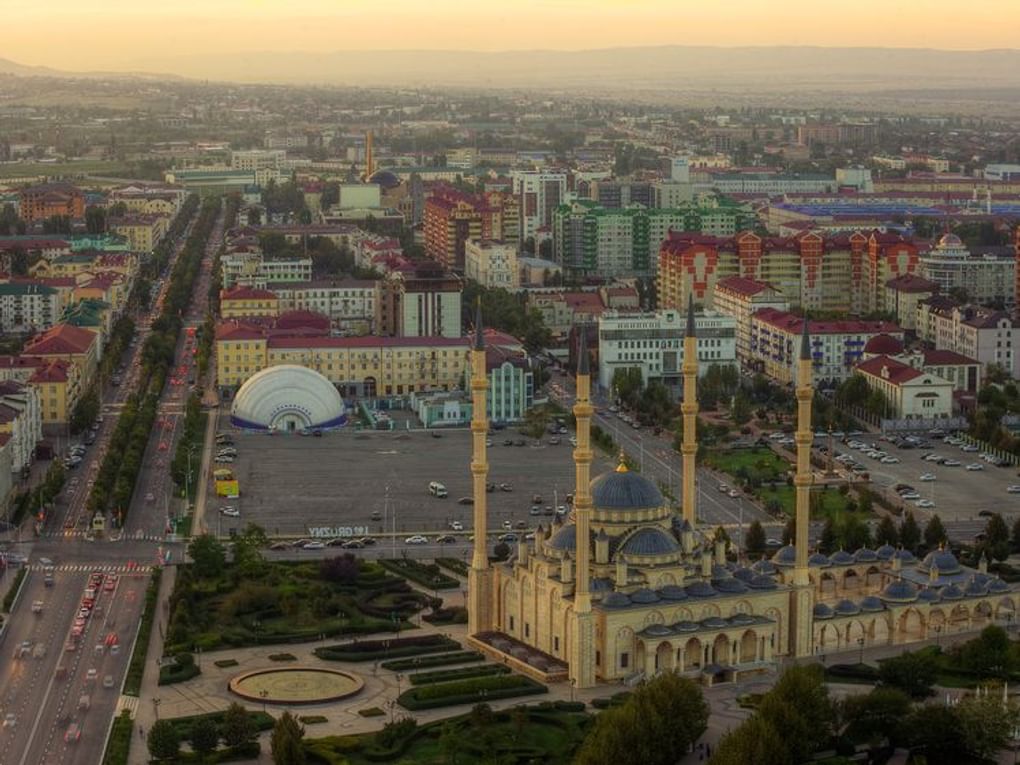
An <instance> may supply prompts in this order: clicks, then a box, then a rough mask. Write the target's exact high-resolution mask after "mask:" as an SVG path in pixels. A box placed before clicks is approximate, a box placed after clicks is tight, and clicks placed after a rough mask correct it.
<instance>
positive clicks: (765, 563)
mask: <svg viewBox="0 0 1020 765" xmlns="http://www.w3.org/2000/svg"><path fill="white" fill-rule="evenodd" d="M751 570H752V571H754V572H755V573H756V574H774V573H776V566H775V564H774V563H773V562H772V561H770V560H765V559H764V558H763V559H762V560H760V561H758V562H757V563H755V564H754V565H753V566H751Z"/></svg>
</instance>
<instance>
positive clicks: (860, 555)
mask: <svg viewBox="0 0 1020 765" xmlns="http://www.w3.org/2000/svg"><path fill="white" fill-rule="evenodd" d="M890 549H892V548H890ZM854 561H855V562H857V563H875V562H877V561H878V553H877V552H875V551H874V550H869V549H868V548H867V547H862V548H861V549H860V550H858V551H857V552H855V553H854Z"/></svg>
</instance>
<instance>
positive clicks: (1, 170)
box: [0, 159, 127, 178]
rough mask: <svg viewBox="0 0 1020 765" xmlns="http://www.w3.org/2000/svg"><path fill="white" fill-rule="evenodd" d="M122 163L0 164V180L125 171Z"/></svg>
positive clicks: (81, 161)
mask: <svg viewBox="0 0 1020 765" xmlns="http://www.w3.org/2000/svg"><path fill="white" fill-rule="evenodd" d="M126 167H127V165H126V164H125V163H124V162H107V161H104V160H99V159H95V160H91V159H85V160H80V161H77V162H15V163H11V164H0V178H20V177H22V176H27V175H75V174H77V173H93V174H96V175H102V174H103V172H116V171H122V170H124V169H126Z"/></svg>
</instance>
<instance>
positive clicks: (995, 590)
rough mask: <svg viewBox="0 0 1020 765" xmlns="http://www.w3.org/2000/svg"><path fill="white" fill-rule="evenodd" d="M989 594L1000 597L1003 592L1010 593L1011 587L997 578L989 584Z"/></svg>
mask: <svg viewBox="0 0 1020 765" xmlns="http://www.w3.org/2000/svg"><path fill="white" fill-rule="evenodd" d="M988 592H990V593H992V594H995V595H998V594H999V593H1002V592H1009V585H1008V584H1006V583H1005V582H1004V581H1002V580H1001V579H999V578H998V577H996V578H995V579H993V580H992V581H990V582H989V583H988Z"/></svg>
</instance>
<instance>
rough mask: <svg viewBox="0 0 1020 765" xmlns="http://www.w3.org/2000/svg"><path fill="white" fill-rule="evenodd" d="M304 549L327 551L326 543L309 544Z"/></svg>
mask: <svg viewBox="0 0 1020 765" xmlns="http://www.w3.org/2000/svg"><path fill="white" fill-rule="evenodd" d="M302 549H305V550H325V549H326V543H325V542H309V543H308V544H306V545H305V546H304V548H302Z"/></svg>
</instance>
